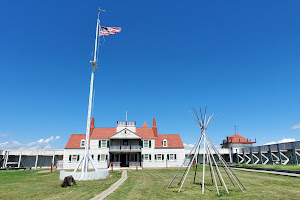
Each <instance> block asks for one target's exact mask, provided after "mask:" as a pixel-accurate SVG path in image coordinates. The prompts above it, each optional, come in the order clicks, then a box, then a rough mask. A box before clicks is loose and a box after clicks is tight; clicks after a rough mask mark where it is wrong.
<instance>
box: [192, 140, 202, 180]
mask: <svg viewBox="0 0 300 200" xmlns="http://www.w3.org/2000/svg"><path fill="white" fill-rule="evenodd" d="M200 146H201V144H200ZM200 146H199V148H198V153H197V156H196V162H195V163H196V167H195V175H194V183H195V182H196V175H197V168H198V156H199V152H200ZM195 153H196V151H195Z"/></svg>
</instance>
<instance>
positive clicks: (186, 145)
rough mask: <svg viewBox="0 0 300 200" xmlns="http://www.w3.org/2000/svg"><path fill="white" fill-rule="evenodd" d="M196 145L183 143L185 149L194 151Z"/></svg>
mask: <svg viewBox="0 0 300 200" xmlns="http://www.w3.org/2000/svg"><path fill="white" fill-rule="evenodd" d="M194 145H195V144H186V143H183V146H184V148H185V149H192V148H193V147H194Z"/></svg>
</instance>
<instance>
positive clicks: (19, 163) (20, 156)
mask: <svg viewBox="0 0 300 200" xmlns="http://www.w3.org/2000/svg"><path fill="white" fill-rule="evenodd" d="M21 158H22V151H20V155H19V162H18V168H20V165H21Z"/></svg>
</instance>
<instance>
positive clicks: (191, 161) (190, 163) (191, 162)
mask: <svg viewBox="0 0 300 200" xmlns="http://www.w3.org/2000/svg"><path fill="white" fill-rule="evenodd" d="M201 140H202V137H200V138H199V141H198V143H197V145H196V149H195V150H194V151H195V152H194V155H195V153H196V152H197V146H198V144H199V143H200V142H201ZM189 156H190V155H189ZM193 158H194V157H193ZM192 164H193V159H192V160H190V162H189V164H188V166H189V165H192ZM188 166H187V167H186V168H185V171H184V173H183V175H182V177H181V179H180V181H179V183H180V184H181V182H182V180H183V177H184V175H185V173H186V172H187V170H188Z"/></svg>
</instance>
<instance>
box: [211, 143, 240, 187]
mask: <svg viewBox="0 0 300 200" xmlns="http://www.w3.org/2000/svg"><path fill="white" fill-rule="evenodd" d="M206 138H207V139H208V140H209V142H210V143H212V142H211V140H210V139H209V138H208V137H206ZM211 146H212V147H213V149H214V150H215V152H216V153H217V155H218V157H219V159H220V160H221V162H223V164H224V166H225V168H227V169H228V172H229V174H230V175H231V176H232V178H233V179H234V181H235V182H236V183H237V185H238V186H239V188H240V190H241V191H242V192H244V190H243V189H242V187H244V186H243V184H241V183H239V182H240V181H239V179H238V178H237V177H236V176H234V175H233V174H234V173H233V172H232V170H230V168H228V166H227V165H226V162H224V159H223V157H222V156H221V155H220V154H219V152H218V150H217V149H216V148H215V147H214V145H211ZM236 179H237V180H238V181H237V180H236ZM240 184H241V185H242V187H241V185H240ZM244 189H245V188H244Z"/></svg>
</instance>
